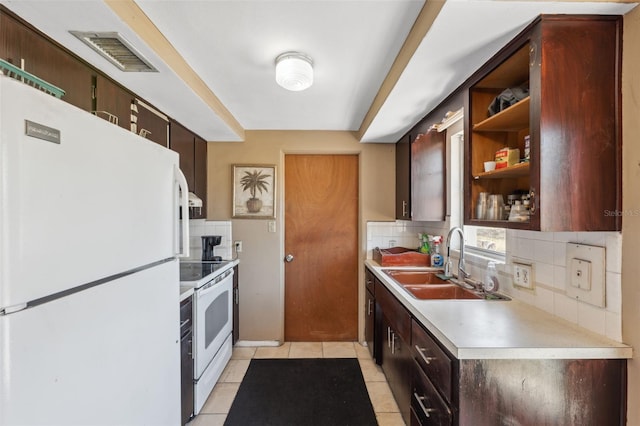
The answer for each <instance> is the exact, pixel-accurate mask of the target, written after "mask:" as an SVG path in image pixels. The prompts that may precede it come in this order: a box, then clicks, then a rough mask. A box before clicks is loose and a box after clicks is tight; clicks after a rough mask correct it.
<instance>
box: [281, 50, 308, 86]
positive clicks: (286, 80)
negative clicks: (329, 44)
mask: <svg viewBox="0 0 640 426" xmlns="http://www.w3.org/2000/svg"><path fill="white" fill-rule="evenodd" d="M276 82H277V83H278V84H279V85H280V86H282V87H284V88H285V89H287V90H291V91H294V92H299V91H301V90H304V89H307V88H309V87H311V85H312V84H313V61H312V60H311V58H310V57H308V56H307V55H304V54H302V53H298V52H285V53H283V54H281V55H279V56H278V57H277V58H276Z"/></svg>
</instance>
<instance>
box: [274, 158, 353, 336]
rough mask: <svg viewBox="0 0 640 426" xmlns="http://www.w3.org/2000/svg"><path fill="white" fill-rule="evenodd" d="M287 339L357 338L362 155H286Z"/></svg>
mask: <svg viewBox="0 0 640 426" xmlns="http://www.w3.org/2000/svg"><path fill="white" fill-rule="evenodd" d="M284 178H285V254H286V255H291V256H293V260H292V261H290V262H286V263H285V339H286V340H287V341H353V340H356V339H357V337H358V156H357V155H287V156H286V157H285V177H284Z"/></svg>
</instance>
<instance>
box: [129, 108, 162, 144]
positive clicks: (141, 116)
mask: <svg viewBox="0 0 640 426" xmlns="http://www.w3.org/2000/svg"><path fill="white" fill-rule="evenodd" d="M136 105H137V109H138V112H136V113H135V115H136V117H137V123H136V129H135V132H136V133H138V134H140V132H142V134H146V136H145V137H146V138H147V139H149V140H151V141H153V142H155V143H157V144H159V145H162V146H164V147H165V148H169V120H168V118H167V117H166V116H165V115H164V114H162V113H160V112H158V111H155V110H154V109H152V107H149V106H147V104H145V103H143V102H141V101H140V100H136Z"/></svg>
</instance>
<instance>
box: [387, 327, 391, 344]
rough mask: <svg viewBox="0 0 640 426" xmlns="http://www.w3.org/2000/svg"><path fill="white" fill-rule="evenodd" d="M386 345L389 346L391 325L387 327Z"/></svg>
mask: <svg viewBox="0 0 640 426" xmlns="http://www.w3.org/2000/svg"><path fill="white" fill-rule="evenodd" d="M387 347H388V348H390V347H391V327H387Z"/></svg>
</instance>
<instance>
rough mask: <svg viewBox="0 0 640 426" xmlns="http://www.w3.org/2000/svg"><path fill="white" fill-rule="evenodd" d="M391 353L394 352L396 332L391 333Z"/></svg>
mask: <svg viewBox="0 0 640 426" xmlns="http://www.w3.org/2000/svg"><path fill="white" fill-rule="evenodd" d="M391 353H392V354H395V353H396V333H395V332H392V333H391Z"/></svg>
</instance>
